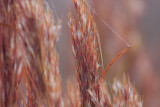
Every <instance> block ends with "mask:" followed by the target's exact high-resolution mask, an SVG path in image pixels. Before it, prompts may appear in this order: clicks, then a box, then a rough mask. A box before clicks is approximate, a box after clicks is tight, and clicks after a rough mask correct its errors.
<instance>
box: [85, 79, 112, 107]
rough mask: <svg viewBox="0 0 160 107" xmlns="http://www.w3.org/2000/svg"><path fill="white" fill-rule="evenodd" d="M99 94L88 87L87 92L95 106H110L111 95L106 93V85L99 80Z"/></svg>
mask: <svg viewBox="0 0 160 107" xmlns="http://www.w3.org/2000/svg"><path fill="white" fill-rule="evenodd" d="M99 88H100V89H99V95H98V97H99V98H98V97H97V94H96V93H95V91H94V90H91V89H89V90H88V92H89V94H90V96H91V99H92V101H93V102H94V104H95V105H96V107H112V102H111V97H110V94H109V93H108V90H107V88H106V85H105V83H104V82H101V83H100V85H99Z"/></svg>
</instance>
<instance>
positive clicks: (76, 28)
mask: <svg viewBox="0 0 160 107" xmlns="http://www.w3.org/2000/svg"><path fill="white" fill-rule="evenodd" d="M74 5H75V9H76V14H75V18H73V16H72V15H71V13H69V27H70V36H71V41H72V51H73V55H74V57H75V60H76V67H77V71H76V74H77V81H78V85H79V88H80V94H81V106H82V107H86V106H98V107H105V106H107V107H112V106H113V107H115V106H117V105H115V102H116V100H115V102H114V101H113V102H112V100H111V96H112V95H110V94H109V93H108V89H107V88H105V85H104V81H103V79H104V76H105V75H106V73H107V71H108V69H109V68H110V66H111V65H112V64H113V63H114V61H115V60H117V58H119V57H120V56H121V55H122V54H123V53H125V52H126V51H127V50H128V49H129V48H131V47H132V46H131V47H128V48H126V49H125V50H123V51H122V52H121V53H120V54H118V55H117V56H116V57H115V58H114V59H113V60H112V61H111V63H110V64H109V65H108V66H107V68H106V70H104V71H102V74H101V77H100V76H99V75H98V74H97V72H98V57H99V56H98V46H97V44H98V42H99V41H98V35H97V28H96V24H95V22H94V19H93V16H92V15H91V14H90V11H89V9H88V8H87V7H86V6H85V3H84V1H83V0H74ZM124 81H125V82H126V80H124ZM126 83H127V82H126ZM128 90H130V89H129V87H128ZM122 93H123V92H121V94H122ZM123 95H124V94H123ZM128 95H131V96H132V93H128ZM123 97H124V98H125V95H124V96H123ZM118 98H119V100H121V99H120V97H118ZM118 98H117V99H118ZM134 103H135V104H136V103H139V101H138V100H137V101H136V102H134ZM140 103H141V102H140ZM118 104H119V105H118V106H121V103H119V102H118ZM133 105H134V104H133ZM137 106H138V107H139V106H141V105H137Z"/></svg>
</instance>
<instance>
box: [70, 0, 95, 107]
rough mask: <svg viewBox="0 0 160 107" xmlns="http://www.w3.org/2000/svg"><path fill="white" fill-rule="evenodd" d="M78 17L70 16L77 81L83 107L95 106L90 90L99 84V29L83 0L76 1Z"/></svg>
mask: <svg viewBox="0 0 160 107" xmlns="http://www.w3.org/2000/svg"><path fill="white" fill-rule="evenodd" d="M74 5H75V9H76V12H77V14H76V16H75V18H73V16H72V15H71V13H70V14H69V27H70V35H71V40H72V51H73V54H74V57H75V59H76V67H77V71H76V73H77V80H78V84H79V88H80V93H81V97H82V103H81V104H82V106H83V107H85V106H88V105H91V106H93V103H92V101H91V98H90V96H89V93H88V91H87V90H88V89H89V88H90V87H92V86H94V85H95V84H97V83H98V78H97V71H98V47H97V35H96V34H97V28H96V25H95V22H94V20H93V16H92V15H91V14H90V11H89V9H87V8H86V7H85V5H84V2H83V0H74Z"/></svg>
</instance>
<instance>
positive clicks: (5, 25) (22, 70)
mask: <svg viewBox="0 0 160 107" xmlns="http://www.w3.org/2000/svg"><path fill="white" fill-rule="evenodd" d="M0 15H1V17H0V68H1V69H0V70H1V71H0V73H1V75H0V106H2V107H4V106H13V105H14V106H16V105H17V106H29V107H35V106H48V107H50V106H55V107H58V106H60V105H61V104H62V102H61V79H60V76H59V68H58V66H59V65H58V55H57V54H56V51H55V49H54V45H55V42H56V40H57V37H58V35H59V29H60V21H58V22H57V23H55V22H54V18H53V16H52V15H51V14H50V12H49V10H48V9H47V11H46V9H45V7H44V5H43V1H42V0H24V1H21V0H14V1H13V0H1V1H0ZM22 76H23V80H24V85H22V86H19V83H20V82H21V77H22ZM22 84H23V81H22ZM23 87H25V89H23V90H22V89H21V88H23ZM25 93H26V94H25Z"/></svg>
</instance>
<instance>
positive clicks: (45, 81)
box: [0, 0, 142, 107]
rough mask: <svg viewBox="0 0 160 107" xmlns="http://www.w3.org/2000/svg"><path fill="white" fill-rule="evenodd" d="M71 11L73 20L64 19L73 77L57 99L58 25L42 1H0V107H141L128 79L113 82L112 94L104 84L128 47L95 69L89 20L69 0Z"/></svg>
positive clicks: (79, 3) (95, 40) (95, 42)
mask: <svg viewBox="0 0 160 107" xmlns="http://www.w3.org/2000/svg"><path fill="white" fill-rule="evenodd" d="M74 5H75V11H76V15H75V16H72V14H71V13H69V28H70V37H71V47H72V52H73V55H74V59H75V63H76V77H75V82H71V81H69V82H68V94H66V96H65V97H63V96H62V93H61V90H62V88H61V82H62V81H61V77H60V74H59V65H58V64H59V62H58V54H57V52H56V50H55V43H56V40H57V37H58V35H59V33H60V28H61V25H60V21H57V22H55V21H54V17H53V15H52V13H51V12H50V11H49V9H48V8H47V7H45V6H44V4H43V0H0V106H1V107H17V106H19V107H23V106H24V107H63V106H64V107H88V106H91V107H142V101H141V99H140V96H139V95H138V93H137V92H136V90H135V88H134V86H132V85H131V83H130V82H129V79H126V78H125V77H124V78H123V79H122V81H119V80H116V79H115V81H114V83H113V84H112V86H111V87H112V93H109V92H108V89H107V87H106V84H105V79H104V77H105V75H106V73H107V71H108V69H109V68H110V66H111V65H112V64H113V62H114V61H115V60H116V59H117V58H118V57H119V56H121V55H122V54H123V53H124V52H125V51H127V50H128V49H129V48H130V47H128V48H127V49H125V50H124V51H122V52H121V53H120V54H118V55H117V56H116V57H115V58H114V59H113V60H112V61H111V63H110V64H109V65H108V66H107V67H106V69H105V70H103V67H102V69H100V64H99V62H100V61H101V62H102V64H103V60H102V54H101V47H100V42H99V41H100V40H99V35H98V31H97V28H96V23H95V21H94V17H93V15H92V14H91V13H90V10H89V8H87V6H86V5H85V3H84V1H83V0H74ZM100 59H101V60H100ZM65 72H66V71H65Z"/></svg>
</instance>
